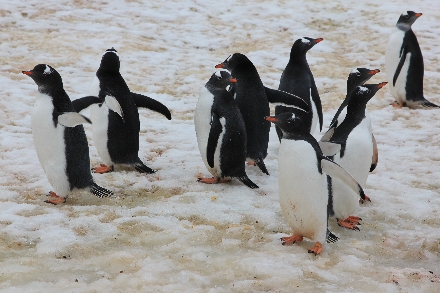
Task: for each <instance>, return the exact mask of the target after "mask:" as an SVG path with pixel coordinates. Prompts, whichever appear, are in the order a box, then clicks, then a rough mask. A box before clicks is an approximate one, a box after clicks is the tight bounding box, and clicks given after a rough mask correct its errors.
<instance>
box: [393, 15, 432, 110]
mask: <svg viewBox="0 0 440 293" xmlns="http://www.w3.org/2000/svg"><path fill="white" fill-rule="evenodd" d="M421 15H422V14H421V13H415V12H414V11H407V12H406V13H403V14H402V15H400V17H399V20H398V21H397V24H396V27H395V28H394V30H393V32H392V33H391V36H390V39H389V40H388V44H387V48H386V53H385V69H386V72H387V78H388V82H389V84H390V92H391V94H392V95H393V97H394V98H395V99H396V101H395V102H394V103H393V104H392V105H393V106H394V107H399V108H400V107H402V106H406V107H409V108H417V107H439V106H437V105H436V104H433V103H431V102H429V101H427V100H426V99H425V97H424V96H423V74H424V65H423V56H422V51H421V50H420V46H419V42H418V41H417V37H416V35H415V34H414V32H413V31H412V29H411V25H412V24H413V23H414V22H415V21H416V20H417V18H419V17H420V16H421Z"/></svg>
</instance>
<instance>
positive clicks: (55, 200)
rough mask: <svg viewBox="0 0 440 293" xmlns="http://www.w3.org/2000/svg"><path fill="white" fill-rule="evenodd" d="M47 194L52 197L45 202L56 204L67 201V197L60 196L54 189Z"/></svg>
mask: <svg viewBox="0 0 440 293" xmlns="http://www.w3.org/2000/svg"><path fill="white" fill-rule="evenodd" d="M47 196H50V197H52V198H50V199H48V200H45V201H44V202H47V203H51V204H54V205H57V204H60V203H65V202H66V198H65V197H62V196H59V195H57V194H56V193H55V192H53V191H50V192H49V194H48V195H47Z"/></svg>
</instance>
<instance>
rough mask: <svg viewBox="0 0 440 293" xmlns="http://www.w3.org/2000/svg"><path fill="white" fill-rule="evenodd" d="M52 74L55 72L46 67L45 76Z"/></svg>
mask: <svg viewBox="0 0 440 293" xmlns="http://www.w3.org/2000/svg"><path fill="white" fill-rule="evenodd" d="M52 72H53V70H52V69H50V67H49V66H47V65H46V69H44V71H43V74H44V75H47V74H51V73H52Z"/></svg>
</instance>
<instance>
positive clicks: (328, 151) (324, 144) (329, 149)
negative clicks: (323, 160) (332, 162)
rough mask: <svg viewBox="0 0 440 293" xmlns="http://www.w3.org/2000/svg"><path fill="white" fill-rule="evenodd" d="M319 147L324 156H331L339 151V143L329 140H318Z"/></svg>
mask: <svg viewBox="0 0 440 293" xmlns="http://www.w3.org/2000/svg"><path fill="white" fill-rule="evenodd" d="M318 144H319V147H320V148H321V151H322V153H323V155H324V156H326V157H332V156H334V155H336V154H337V153H339V152H340V151H341V145H340V144H338V143H334V142H329V141H319V142H318Z"/></svg>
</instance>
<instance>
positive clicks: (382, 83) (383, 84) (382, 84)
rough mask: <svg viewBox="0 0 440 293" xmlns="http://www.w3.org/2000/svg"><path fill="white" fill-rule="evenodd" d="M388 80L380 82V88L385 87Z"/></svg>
mask: <svg viewBox="0 0 440 293" xmlns="http://www.w3.org/2000/svg"><path fill="white" fill-rule="evenodd" d="M387 83H388V82H381V83H379V85H378V86H377V87H378V88H379V89H381V88H383V87H384V86H386V85H387Z"/></svg>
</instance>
